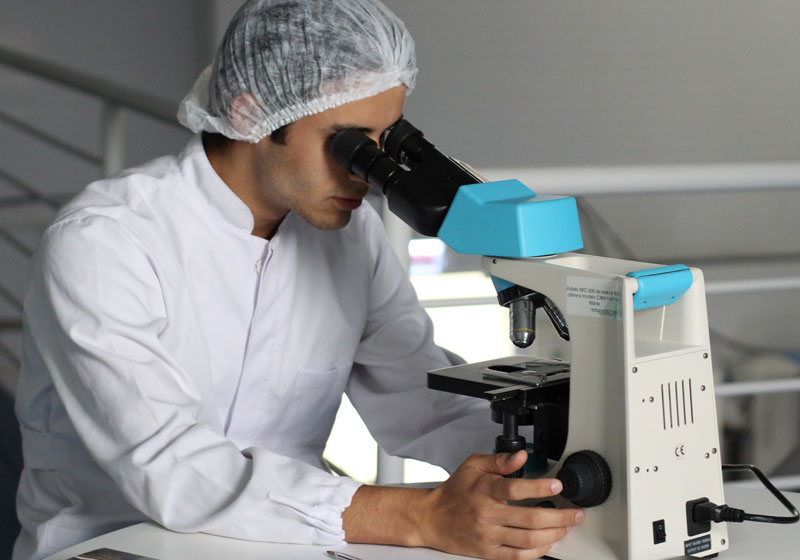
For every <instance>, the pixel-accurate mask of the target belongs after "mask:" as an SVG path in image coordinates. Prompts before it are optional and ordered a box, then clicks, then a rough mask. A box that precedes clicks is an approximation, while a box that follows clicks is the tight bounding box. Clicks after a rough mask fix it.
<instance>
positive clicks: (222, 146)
mask: <svg viewBox="0 0 800 560" xmlns="http://www.w3.org/2000/svg"><path fill="white" fill-rule="evenodd" d="M290 126H292V123H289V124H285V125H283V126H282V127H280V128H276V129H275V130H273V131H272V134H270V135H269V139H270V141H271V142H273V143H275V144H278V145H280V146H285V145H286V135H287V134H288V133H289V127H290ZM239 141H240V140H233V139H231V138H228V137H227V136H225V135H223V134H220V133H219V132H203V146H205V147H206V149H208V150H209V151H211V152H216V153H219V154H223V153H225V152H226V151H228V148H230V147H231V146H232V145H233V143H234V142H239Z"/></svg>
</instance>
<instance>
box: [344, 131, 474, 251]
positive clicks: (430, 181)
mask: <svg viewBox="0 0 800 560" xmlns="http://www.w3.org/2000/svg"><path fill="white" fill-rule="evenodd" d="M380 142H381V146H380V147H378V145H377V144H375V142H373V141H372V140H371V139H370V138H369V137H368V136H366V135H365V134H364V133H363V132H361V131H360V130H358V129H356V128H346V129H344V130H341V131H339V132H337V133H336V135H334V137H333V139H332V141H331V146H330V150H331V155H332V156H333V158H334V159H335V160H336V161H337V162H338V163H340V164H341V165H342V166H344V168H345V169H347V172H348V173H352V174H354V175H357V176H359V177H361V178H362V179H364V180H365V181H366V182H367V183H369V184H370V186H372V187H376V188H378V189H380V191H381V192H382V193H383V194H384V195H386V198H387V199H388V202H389V209H390V210H391V211H392V212H394V213H395V214H396V215H397V216H399V217H400V219H402V220H403V221H404V222H405V223H407V224H408V225H409V226H411V227H412V228H413V229H414V230H415V231H417V232H419V233H421V234H423V235H429V236H431V237H434V236H436V234H437V233H438V232H439V227H440V226H441V225H442V222H443V221H444V217H445V215H446V214H447V211H448V210H449V209H450V204H451V203H452V202H453V198H454V197H455V195H456V191H458V189H459V188H460V187H461V186H462V185H471V184H475V183H481V182H483V181H482V180H481V179H480V178H479V177H477V176H476V175H475V174H473V173H472V172H470V171H469V170H467V169H466V168H465V167H464V165H462V164H460V163H459V162H457V161H455V160H453V159H451V158H450V157H448V156H446V155H445V154H443V153H442V152H440V151H439V150H437V149H436V147H435V146H434V145H433V144H431V143H430V142H428V141H427V140H426V139H425V138H424V137H423V135H422V132H421V131H420V130H419V129H417V128H416V127H415V126H414V125H412V124H411V123H409V122H408V121H407V120H405V119H399V120H398V121H396V122H395V123H394V124H393V125H392V126H390V127H389V128H387V129H386V130H385V131H384V132H383V134H381V137H380Z"/></svg>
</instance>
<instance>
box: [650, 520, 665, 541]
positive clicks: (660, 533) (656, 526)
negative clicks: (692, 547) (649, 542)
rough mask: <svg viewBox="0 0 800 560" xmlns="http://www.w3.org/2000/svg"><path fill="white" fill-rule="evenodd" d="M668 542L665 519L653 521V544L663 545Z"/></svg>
mask: <svg viewBox="0 0 800 560" xmlns="http://www.w3.org/2000/svg"><path fill="white" fill-rule="evenodd" d="M666 540H667V524H666V523H665V522H664V520H663V519H659V520H658V521H653V544H661V543H662V542H664V541H666Z"/></svg>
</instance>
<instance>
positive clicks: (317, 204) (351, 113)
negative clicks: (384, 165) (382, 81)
mask: <svg viewBox="0 0 800 560" xmlns="http://www.w3.org/2000/svg"><path fill="white" fill-rule="evenodd" d="M405 90H406V88H405V86H398V87H395V88H392V89H390V90H387V91H385V92H383V93H380V94H378V95H375V96H373V97H368V98H366V99H362V100H360V101H354V102H352V103H347V104H345V105H341V106H339V107H336V108H334V109H329V110H327V111H324V112H322V113H318V114H316V115H310V116H307V117H303V118H301V119H300V120H298V121H295V122H294V123H292V124H291V125H290V126H289V128H288V131H287V136H286V142H285V144H284V145H280V144H276V143H275V142H273V141H272V140H271V139H270V138H269V137H267V138H265V139H263V140H262V141H261V142H259V143H258V144H256V146H255V150H256V158H255V164H254V166H255V170H254V171H255V175H256V191H257V192H255V193H254V196H255V198H256V201H255V202H256V208H251V209H252V210H253V211H254V216H255V218H256V223H258V222H259V219H270V216H273V217H274V218H277V219H278V220H279V219H281V218H282V217H283V216H285V215H286V213H288V212H290V211H291V212H295V213H296V214H297V215H299V216H300V217H302V218H303V219H305V220H306V221H307V222H308V223H310V224H311V225H313V226H314V227H317V228H319V229H325V230H329V229H337V228H341V227H344V226H346V225H347V223H348V222H349V221H350V215H351V213H352V211H353V210H355V209H356V208H358V207H359V206H360V205H361V202H362V199H363V198H364V196H366V194H367V190H368V185H367V184H366V183H365V182H364V181H363V180H361V179H360V178H358V177H356V176H355V175H350V174H349V173H348V172H347V171H346V170H345V169H344V168H343V167H342V166H341V165H339V164H338V163H336V161H335V160H334V159H333V157H332V156H331V154H330V144H331V139H332V138H333V136H334V135H335V134H336V133H337V132H338V131H340V130H342V129H344V128H357V129H359V130H361V131H362V132H363V133H364V134H366V135H367V136H369V137H370V138H372V139H373V140H374V141H375V142H377V141H378V137H379V136H380V134H381V133H382V132H383V131H384V130H385V129H387V128H388V127H389V126H390V125H391V124H392V123H394V122H395V121H396V120H397V119H399V118H400V117H401V116H402V114H403V101H404V100H405Z"/></svg>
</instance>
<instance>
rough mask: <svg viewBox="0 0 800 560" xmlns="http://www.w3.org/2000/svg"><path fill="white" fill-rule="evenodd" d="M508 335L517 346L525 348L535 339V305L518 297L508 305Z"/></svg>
mask: <svg viewBox="0 0 800 560" xmlns="http://www.w3.org/2000/svg"><path fill="white" fill-rule="evenodd" d="M508 323H509V333H508V335H509V337H510V338H511V342H513V343H514V345H515V346H517V347H519V348H527V347H528V346H530V345H531V344H533V341H534V340H536V305H535V304H534V302H533V301H532V300H530V299H528V298H520V299H517V300H514V301H512V302H511V303H510V304H509V305H508Z"/></svg>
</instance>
